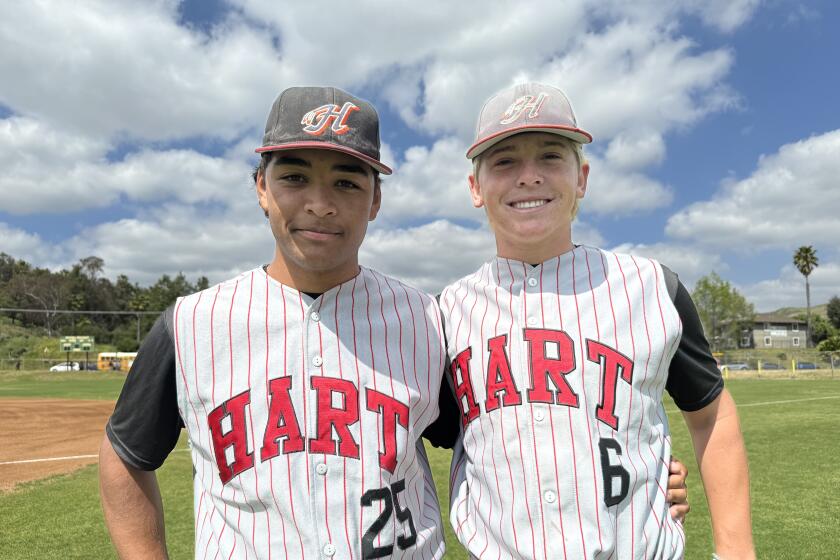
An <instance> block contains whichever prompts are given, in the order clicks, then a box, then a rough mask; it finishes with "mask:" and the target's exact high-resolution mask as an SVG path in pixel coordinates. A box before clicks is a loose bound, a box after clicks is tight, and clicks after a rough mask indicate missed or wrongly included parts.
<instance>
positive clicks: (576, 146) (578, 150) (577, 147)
mask: <svg viewBox="0 0 840 560" xmlns="http://www.w3.org/2000/svg"><path fill="white" fill-rule="evenodd" d="M558 136H559V135H558ZM560 137H561V138H563V139H565V140H566V141H567V142H568V144H569V147H570V148H571V149H572V151H573V152H574V153H575V157H576V158H577V162H578V172H580V170H581V168H582V167H583V164H585V163H588V161H587V160H586V155H584V153H583V144H581V143H580V142H575V141H574V140H572V139H571V138H566V137H565V136H560ZM483 155H484V154H483V153H482V154H478V155H477V156H475V157H474V158H473V160H472V164H473V172H472V174H473V177H475V180H476V181H478V170H479V168H480V167H481V159H482V156H483ZM579 206H580V199H579V198H577V197H575V203H574V205H573V206H572V220H574V219H575V217H577V213H578V207H579Z"/></svg>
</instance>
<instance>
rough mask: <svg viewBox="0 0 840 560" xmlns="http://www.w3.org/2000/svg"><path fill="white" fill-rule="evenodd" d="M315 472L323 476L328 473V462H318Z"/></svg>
mask: <svg viewBox="0 0 840 560" xmlns="http://www.w3.org/2000/svg"><path fill="white" fill-rule="evenodd" d="M315 472H316V473H318V474H320V475H321V476H323V475H325V474H327V464H326V463H318V465H317V466H316V467H315Z"/></svg>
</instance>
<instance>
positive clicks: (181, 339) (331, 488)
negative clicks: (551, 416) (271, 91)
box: [100, 87, 458, 560]
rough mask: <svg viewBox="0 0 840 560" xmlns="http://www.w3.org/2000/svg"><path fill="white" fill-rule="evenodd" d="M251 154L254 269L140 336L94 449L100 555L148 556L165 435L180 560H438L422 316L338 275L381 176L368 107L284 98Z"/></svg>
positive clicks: (380, 289) (430, 317) (356, 279)
mask: <svg viewBox="0 0 840 560" xmlns="http://www.w3.org/2000/svg"><path fill="white" fill-rule="evenodd" d="M257 152H259V153H261V154H262V156H261V157H262V159H261V163H260V167H259V168H258V170H257V173H256V187H257V194H258V198H259V204H260V206H261V207H262V209H263V211H264V212H265V214H266V216H267V217H268V220H269V223H270V225H271V230H272V232H273V234H274V238H275V240H276V247H275V256H274V259H273V261H272V262H271V263H270V264H269V265H267V266H266V267H258V268H255V269H253V270H249V271H247V272H244V273H242V274H239V275H238V276H236V277H234V278H232V279H230V280H228V281H226V282H222V283H221V284H219V285H217V286H214V287H211V288H209V289H207V290H204V291H201V292H198V293H196V294H193V295H190V296H187V297H182V298H180V299H178V301H177V303H176V304H175V305H174V306H173V307H172V308H170V309H168V310H167V311H166V312H165V313H164V314H163V316H162V317H161V318H160V319H158V321H157V323H156V324H155V326H154V328H153V329H152V331H151V332H150V334H149V335H148V337H147V338H146V340H145V341H144V343H143V346H142V348H141V349H140V352H139V353H138V356H137V359H136V361H135V362H134V366H133V367H132V369H131V372H130V373H129V375H128V378H127V379H126V383H125V386H124V388H123V391H122V394H121V395H120V398H119V401H118V402H117V405H116V409H115V410H114V413H113V415H112V416H111V418H110V420H109V422H108V425H107V428H106V437H105V439H104V440H103V444H102V448H101V452H100V487H101V495H102V504H103V509H104V512H105V518H106V521H107V525H108V528H109V531H110V533H111V536H112V539H113V541H114V544H115V546H116V549H117V551H118V553H119V554H120V556H121V557H123V558H144V559H145V558H163V557H165V556H166V544H165V538H164V524H163V518H162V509H161V499H160V493H159V490H158V485H157V482H156V479H155V475H154V472H153V471H154V469H156V468H157V467H159V466H160V465H161V464H162V462H163V460H164V459H165V458H166V456H167V455H168V454H169V453H170V451H171V450H172V449H173V447H174V446H175V444H176V442H177V439H178V437H179V433H180V430H181V428H182V427H185V428H186V430H187V435H188V438H189V440H188V441H189V444H190V448H191V453H192V460H193V465H194V469H195V475H194V497H195V503H194V512H195V555H196V558H208V559H210V558H278V559H279V558H312V559H316V558H332V557H335V558H355V559H358V560H364V559H370V558H384V557H389V558H403V557H411V558H418V559H419V558H441V557H442V556H443V553H444V542H443V531H442V529H441V527H442V525H441V519H440V511H439V506H438V499H437V496H436V494H435V488H434V484H433V481H432V475H431V471H430V469H429V463H428V460H427V458H426V454H425V451H424V448H423V443H422V441H421V439H420V436H421V434H422V433H423V431H424V429H425V428H426V427H427V426H428V425H429V424H430V423H431V422H432V421H433V420H435V418H436V417H437V416H438V392H439V388H440V383H441V381H442V379H443V371H444V361H445V349H444V346H443V337H442V328H441V323H440V310H439V307H438V306H437V303H436V301H435V300H434V298H431V297H430V296H428V295H426V294H423V293H421V292H419V291H417V290H415V289H413V288H410V287H408V286H406V285H405V284H403V283H401V282H399V281H397V280H394V279H393V278H389V277H387V276H384V275H382V274H380V273H378V272H375V271H373V270H371V269H368V268H364V267H360V266H359V264H358V249H359V246H360V244H361V243H362V239H363V237H364V235H365V231H366V228H367V223H368V221H370V220H373V219H374V218H375V217H376V214H377V212H378V210H379V205H380V198H381V193H380V180H379V174H390V173H391V170H390V169H389V168H388V167H386V166H385V165H383V164H382V163H381V162H380V159H379V122H378V116H377V114H376V111H375V110H374V108H373V107H372V106H371V105H370V104H369V103H367V102H365V101H362V100H360V99H358V98H356V97H353V96H352V95H350V94H348V93H346V92H343V91H341V90H338V89H335V88H312V87H309V88H290V89H287V90H285V91H284V92H283V93H281V94H280V96H279V97H278V98H277V100H276V101H275V103H274V105H273V106H272V108H271V112H270V114H269V117H268V122H267V124H266V128H265V136H264V138H263V144H262V147H260V148H258V149H257ZM449 422H450V423H451V424H450V425H455V426H457V422H458V419H457V416H453V417H452V418H451V419H450V420H449ZM447 431H448V432H449V433H450V434H452V435H451V436H449V437H450V439H451V440H452V441H454V438H455V436H456V435H457V430H452V429H449V430H447ZM432 437H434V435H432ZM442 437H443V438H444V440H445V438H446V437H447V434H446V433H443V436H442ZM444 440H440V441H437V442H435V443H437V444H445V445H449V446H451V442H449V443H446V441H444Z"/></svg>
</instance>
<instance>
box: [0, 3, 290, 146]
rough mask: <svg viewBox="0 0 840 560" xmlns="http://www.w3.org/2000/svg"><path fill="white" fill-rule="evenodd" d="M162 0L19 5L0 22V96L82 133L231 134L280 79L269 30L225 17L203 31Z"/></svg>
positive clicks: (250, 118)
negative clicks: (186, 23)
mask: <svg viewBox="0 0 840 560" xmlns="http://www.w3.org/2000/svg"><path fill="white" fill-rule="evenodd" d="M176 6H177V5H176V3H175V2H172V1H161V0H158V1H151V2H142V3H138V2H131V1H129V0H92V1H88V2H81V3H66V2H21V3H18V4H16V6H15V9H14V10H6V11H5V13H4V15H3V18H2V21H1V22H0V75H2V76H3V87H2V89H1V90H0V103H3V104H5V105H7V106H9V107H11V108H12V109H13V110H14V111H15V112H16V113H19V114H23V115H27V116H35V117H37V118H41V119H46V120H48V121H49V122H50V123H52V125H54V126H56V127H59V128H63V129H68V130H73V131H77V132H78V131H82V132H84V133H85V134H86V135H91V136H92V135H94V134H101V135H104V136H106V137H108V136H112V135H115V134H119V135H120V136H122V137H128V138H141V139H170V138H183V137H189V136H194V135H199V134H207V135H212V136H217V137H222V138H228V139H230V138H233V137H235V136H236V135H237V134H238V133H239V132H240V131H241V130H242V128H243V127H246V126H251V125H253V123H255V122H260V121H261V120H262V118H263V117H264V115H265V113H266V110H267V108H268V106H269V104H270V99H272V95H276V92H277V91H279V89H280V86H281V84H283V83H284V79H283V76H284V71H283V68H282V64H281V62H280V60H279V58H278V56H277V53H276V52H275V51H274V49H273V45H272V42H271V37H269V36H268V35H267V34H266V33H265V32H262V31H260V30H258V29H255V28H253V27H251V28H248V27H245V26H244V25H243V24H242V23H240V22H238V21H237V20H236V19H235V18H232V19H229V20H228V21H226V22H225V23H224V24H222V25H220V26H218V27H217V28H215V29H214V30H213V32H212V34H211V35H209V36H208V35H204V34H202V33H199V32H197V31H195V30H192V29H188V28H185V27H181V26H179V25H178V24H177V7H176Z"/></svg>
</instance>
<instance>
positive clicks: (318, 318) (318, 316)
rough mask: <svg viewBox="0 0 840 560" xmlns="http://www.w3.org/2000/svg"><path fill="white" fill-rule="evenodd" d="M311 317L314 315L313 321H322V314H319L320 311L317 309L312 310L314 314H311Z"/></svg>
mask: <svg viewBox="0 0 840 560" xmlns="http://www.w3.org/2000/svg"><path fill="white" fill-rule="evenodd" d="M310 317H312V320H313V321H320V320H321V316H320V315H318V312H317V311H313V312H312V315H310Z"/></svg>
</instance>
